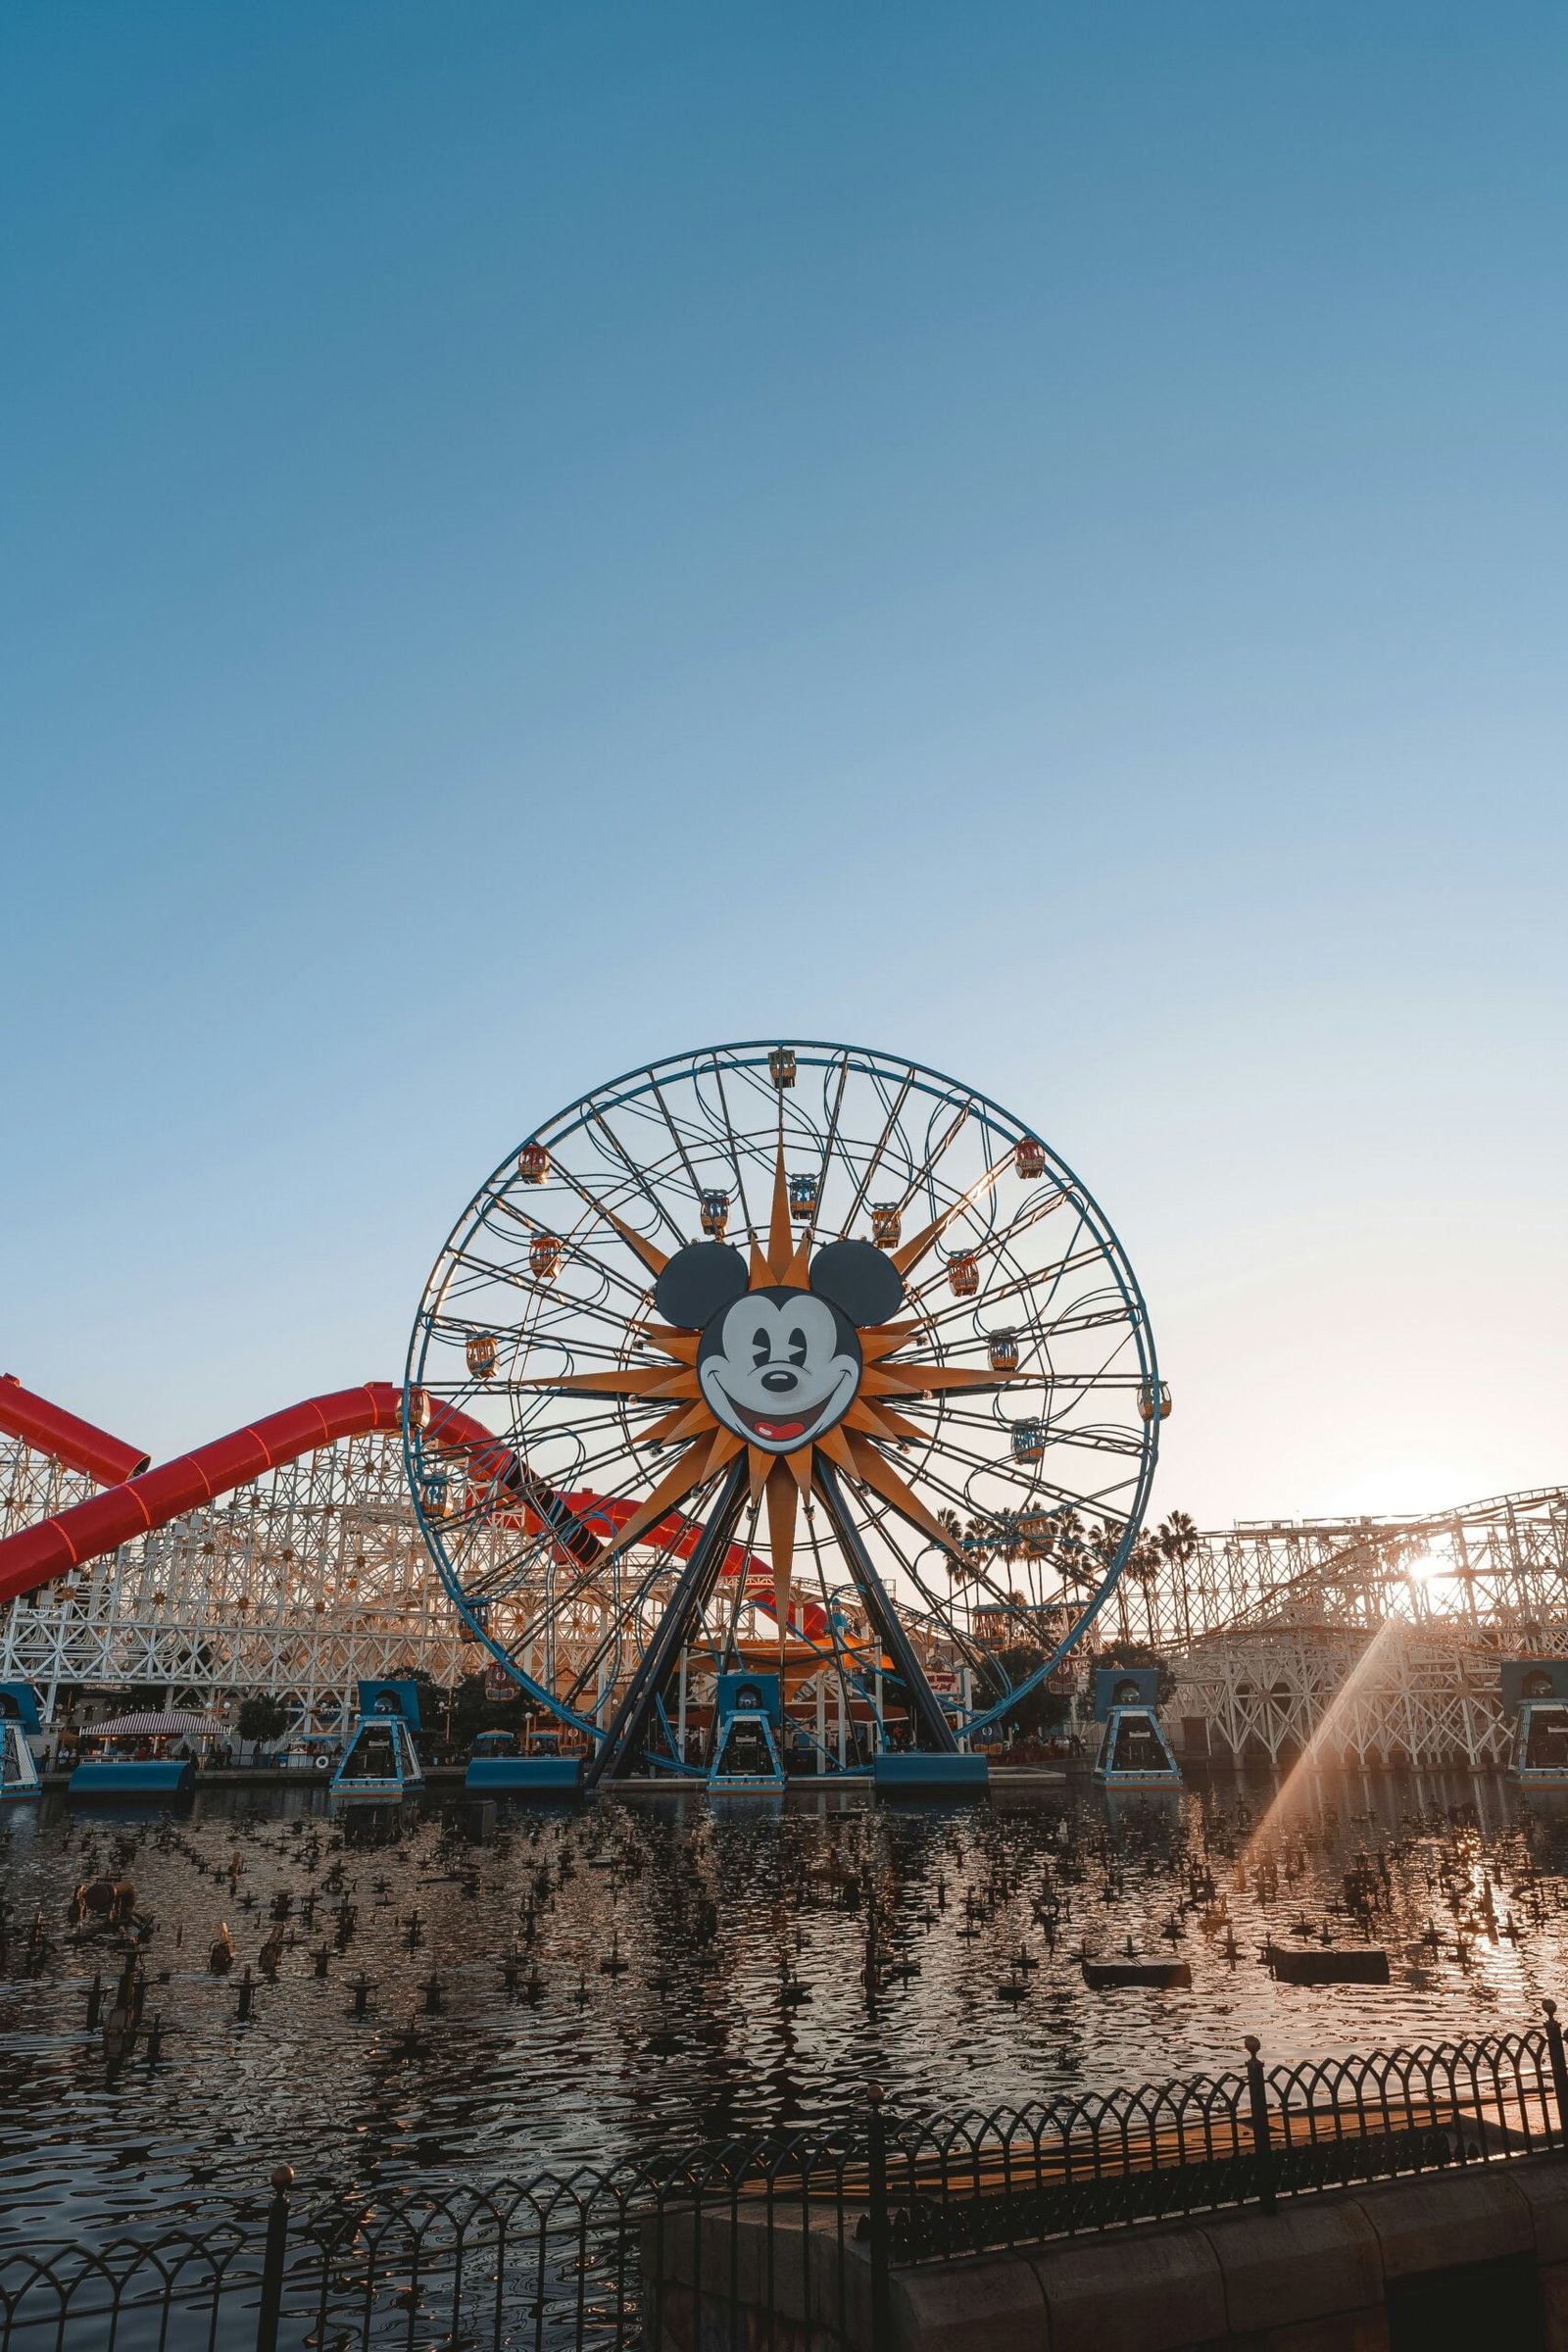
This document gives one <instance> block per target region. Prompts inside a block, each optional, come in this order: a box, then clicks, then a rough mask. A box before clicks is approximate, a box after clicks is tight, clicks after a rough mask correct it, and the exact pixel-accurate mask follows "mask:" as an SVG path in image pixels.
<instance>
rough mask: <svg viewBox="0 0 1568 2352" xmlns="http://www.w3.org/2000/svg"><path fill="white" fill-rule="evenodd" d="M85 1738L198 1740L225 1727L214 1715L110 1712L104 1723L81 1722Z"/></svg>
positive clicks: (82, 1734)
mask: <svg viewBox="0 0 1568 2352" xmlns="http://www.w3.org/2000/svg"><path fill="white" fill-rule="evenodd" d="M79 1728H80V1731H81V1736H82V1738H83V1739H84V1740H107V1739H111V1738H113V1739H116V1740H177V1739H178V1738H179V1737H180V1736H181V1734H183V1735H184V1737H185V1738H186V1739H201V1738H204V1737H207V1736H210V1735H212V1734H214V1733H217V1732H223V1731H226V1730H227V1729H228V1726H227V1725H226V1724H225V1723H221V1722H220V1721H219V1719H218V1717H217V1716H216V1715H178V1714H175V1715H112V1716H111V1717H110V1718H109V1721H108V1722H107V1723H84V1724H82V1725H81V1726H80V1727H79Z"/></svg>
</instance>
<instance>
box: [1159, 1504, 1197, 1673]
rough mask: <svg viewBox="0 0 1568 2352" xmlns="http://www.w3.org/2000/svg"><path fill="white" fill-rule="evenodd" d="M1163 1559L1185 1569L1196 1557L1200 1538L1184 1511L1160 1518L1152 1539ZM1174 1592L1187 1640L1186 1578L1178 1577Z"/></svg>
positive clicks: (1189, 1628)
mask: <svg viewBox="0 0 1568 2352" xmlns="http://www.w3.org/2000/svg"><path fill="white" fill-rule="evenodd" d="M1154 1541H1155V1543H1156V1544H1158V1545H1159V1548H1160V1550H1161V1551H1162V1552H1163V1554H1164V1556H1165V1558H1166V1559H1167V1560H1168V1561H1169V1562H1170V1564H1171V1566H1172V1567H1173V1568H1176V1569H1185V1568H1186V1567H1188V1566H1189V1564H1190V1563H1191V1562H1192V1561H1193V1560H1195V1559H1196V1558H1197V1556H1198V1553H1199V1550H1200V1548H1201V1537H1200V1536H1199V1533H1198V1528H1197V1526H1196V1524H1195V1523H1194V1521H1193V1520H1192V1519H1190V1518H1189V1517H1188V1514H1187V1513H1186V1512H1185V1511H1172V1512H1171V1513H1170V1514H1169V1516H1168V1517H1167V1518H1165V1519H1163V1520H1161V1522H1160V1525H1159V1529H1158V1532H1157V1534H1156V1536H1155V1538H1154ZM1176 1591H1177V1593H1178V1595H1179V1600H1180V1607H1181V1613H1182V1630H1183V1633H1184V1635H1185V1638H1186V1639H1187V1641H1188V1642H1191V1640H1192V1638H1193V1628H1192V1617H1191V1612H1190V1607H1189V1601H1188V1593H1187V1579H1186V1577H1185V1576H1178V1577H1177V1579H1176Z"/></svg>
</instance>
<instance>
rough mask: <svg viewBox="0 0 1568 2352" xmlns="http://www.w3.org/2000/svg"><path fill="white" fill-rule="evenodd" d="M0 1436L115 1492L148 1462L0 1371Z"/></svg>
mask: <svg viewBox="0 0 1568 2352" xmlns="http://www.w3.org/2000/svg"><path fill="white" fill-rule="evenodd" d="M0 1431H3V1432H4V1434H5V1435H6V1436H7V1437H8V1438H20V1439H21V1440H22V1443H23V1444H24V1446H31V1447H32V1448H33V1450H34V1452H36V1453H46V1454H48V1456H49V1458H50V1460H51V1461H55V1462H64V1464H65V1466H66V1468H67V1469H68V1470H79V1471H80V1472H81V1473H82V1475H83V1477H85V1478H90V1479H93V1480H94V1481H96V1483H97V1484H98V1485H99V1486H100V1487H118V1486H120V1485H121V1484H122V1483H123V1480H125V1479H127V1478H135V1477H137V1476H138V1475H139V1474H140V1473H141V1472H142V1471H143V1470H145V1469H146V1467H147V1464H148V1462H149V1461H150V1460H151V1458H152V1457H151V1455H150V1454H145V1453H142V1452H140V1451H138V1449H137V1448H136V1447H135V1446H127V1445H126V1444H125V1442H124V1440H123V1438H112V1437H111V1436H110V1435H109V1432H108V1431H107V1430H106V1429H94V1427H93V1425H92V1423H91V1422H90V1421H82V1420H79V1419H78V1418H77V1416H76V1415H75V1414H74V1413H68V1412H66V1411H65V1410H64V1409H63V1408H62V1407H61V1406H60V1405H58V1404H51V1403H50V1402H49V1399H48V1397H35V1396H34V1395H33V1393H32V1391H31V1390H30V1389H25V1388H24V1387H23V1385H22V1383H21V1381H20V1380H19V1379H18V1378H17V1376H16V1374H15V1373H14V1372H0Z"/></svg>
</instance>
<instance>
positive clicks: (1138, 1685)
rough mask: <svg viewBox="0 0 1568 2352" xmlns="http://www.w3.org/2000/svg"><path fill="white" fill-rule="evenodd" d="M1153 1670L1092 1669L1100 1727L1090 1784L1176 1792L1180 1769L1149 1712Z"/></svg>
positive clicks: (1154, 1681)
mask: <svg viewBox="0 0 1568 2352" xmlns="http://www.w3.org/2000/svg"><path fill="white" fill-rule="evenodd" d="M1158 1691H1159V1668H1158V1667H1157V1666H1097V1667H1096V1669H1095V1721H1096V1722H1097V1723H1098V1724H1101V1725H1103V1731H1102V1734H1101V1740H1100V1753H1099V1755H1098V1756H1097V1757H1096V1759H1095V1778H1096V1780H1097V1781H1099V1782H1100V1783H1101V1785H1102V1786H1103V1788H1106V1789H1179V1788H1180V1787H1181V1785H1182V1776H1181V1767H1180V1766H1179V1765H1178V1763H1177V1761H1176V1759H1175V1757H1174V1756H1173V1755H1172V1754H1171V1751H1170V1745H1169V1742H1168V1741H1167V1740H1166V1738H1165V1735H1164V1733H1163V1732H1162V1731H1161V1729H1160V1725H1159V1717H1158V1716H1157V1714H1156V1713H1155V1712H1154V1701H1155V1698H1156V1696H1157V1694H1158Z"/></svg>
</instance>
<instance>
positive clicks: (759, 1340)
mask: <svg viewBox="0 0 1568 2352" xmlns="http://www.w3.org/2000/svg"><path fill="white" fill-rule="evenodd" d="M752 1346H753V1347H754V1348H756V1350H757V1361H758V1362H759V1363H760V1364H765V1363H766V1362H767V1360H768V1357H769V1356H770V1355H771V1354H772V1352H773V1350H772V1348H769V1346H768V1344H767V1333H766V1332H765V1331H764V1330H763V1328H762V1326H761V1325H760V1324H759V1325H758V1327H757V1329H756V1330H755V1331H754V1332H753V1334H752Z"/></svg>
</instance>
